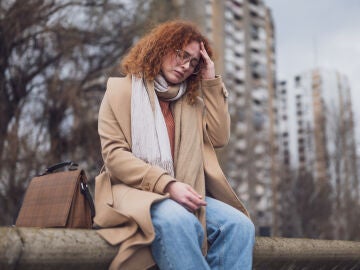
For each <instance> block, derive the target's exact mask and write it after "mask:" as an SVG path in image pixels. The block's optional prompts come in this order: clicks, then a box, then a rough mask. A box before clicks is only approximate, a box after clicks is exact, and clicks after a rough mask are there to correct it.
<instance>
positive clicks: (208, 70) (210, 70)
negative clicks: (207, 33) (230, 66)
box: [200, 42, 215, 80]
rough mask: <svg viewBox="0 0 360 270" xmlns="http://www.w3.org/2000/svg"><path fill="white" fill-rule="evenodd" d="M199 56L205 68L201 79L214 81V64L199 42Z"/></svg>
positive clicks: (202, 44)
mask: <svg viewBox="0 0 360 270" xmlns="http://www.w3.org/2000/svg"><path fill="white" fill-rule="evenodd" d="M200 54H201V57H202V59H203V60H204V63H205V66H204V68H203V69H202V78H203V79H204V80H209V79H214V78H215V64H214V62H213V61H212V60H211V58H210V56H209V55H208V53H207V51H206V49H205V46H204V43H203V42H200Z"/></svg>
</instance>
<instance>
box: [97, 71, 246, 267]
mask: <svg viewBox="0 0 360 270" xmlns="http://www.w3.org/2000/svg"><path fill="white" fill-rule="evenodd" d="M147 88H148V91H149V94H150V93H151V92H152V93H153V91H154V87H153V83H152V82H147ZM201 90H202V98H198V99H197V101H196V103H195V104H194V105H189V104H188V103H187V102H182V104H183V106H189V108H190V109H191V110H193V115H194V117H197V118H198V119H199V121H197V123H199V126H198V127H194V128H197V129H198V130H202V131H203V132H202V133H201V137H202V138H203V142H204V143H203V149H202V153H200V154H202V155H203V160H204V171H205V172H204V173H205V185H206V191H207V193H208V195H210V196H212V197H214V198H215V199H218V200H221V201H223V202H225V203H227V204H230V205H232V206H233V207H235V208H237V209H239V210H240V211H242V212H244V213H245V214H246V215H248V213H247V211H246V209H245V208H244V206H243V204H242V203H241V202H240V200H239V199H238V198H237V196H236V195H235V193H234V191H233V190H232V188H231V187H230V185H229V184H228V182H227V180H226V178H225V176H224V174H223V172H222V170H221V168H220V166H219V163H218V161H217V157H216V154H215V150H214V148H216V147H222V146H224V145H225V144H226V143H227V142H228V139H229V133H230V132H229V130H230V117H229V114H228V110H227V109H228V108H227V106H228V105H227V96H228V93H227V90H226V89H225V87H224V85H223V83H222V80H221V78H220V77H217V78H216V79H214V80H206V81H203V82H202V86H201ZM183 98H185V97H183ZM130 104H131V77H130V76H128V77H125V78H110V79H109V80H108V83H107V91H106V93H105V96H104V98H103V101H102V103H101V107H100V112H99V126H98V129H99V135H100V139H101V147H102V156H103V160H104V164H105V167H106V170H105V171H104V172H102V173H101V174H100V175H99V176H98V177H97V178H96V183H95V207H96V216H95V224H96V225H98V226H100V227H102V228H104V229H101V230H99V231H98V232H99V233H100V235H101V236H102V237H104V238H105V239H106V240H107V241H108V242H109V243H110V244H112V245H120V246H119V253H118V255H117V256H116V257H115V259H114V261H113V262H112V264H111V266H110V269H119V267H121V269H126V270H137V269H139V270H142V269H148V268H150V267H151V266H153V265H154V261H153V259H152V256H151V252H150V249H149V244H151V242H152V241H153V239H154V229H153V226H152V222H151V216H150V207H151V204H152V203H154V202H155V201H158V200H162V199H164V198H166V197H167V196H168V195H167V194H164V189H165V186H166V185H167V184H168V183H169V182H170V181H172V177H171V176H170V175H168V174H167V173H166V172H165V171H164V170H163V169H162V168H160V167H157V166H151V165H149V164H147V163H145V162H144V161H142V160H140V159H138V158H136V157H135V156H134V155H133V154H132V153H131V128H130V121H131V120H130V111H131V108H130ZM174 119H175V122H176V121H177V117H176V115H175V117H174ZM178 136H179V134H176V135H175V137H178ZM177 143H178V140H176V138H175V148H176V144H177Z"/></svg>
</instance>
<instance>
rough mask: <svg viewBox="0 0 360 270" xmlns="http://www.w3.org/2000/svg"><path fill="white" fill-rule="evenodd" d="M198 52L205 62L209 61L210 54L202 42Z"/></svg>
mask: <svg viewBox="0 0 360 270" xmlns="http://www.w3.org/2000/svg"><path fill="white" fill-rule="evenodd" d="M200 54H201V56H202V57H203V58H204V60H205V62H208V61H209V60H210V61H211V59H210V56H209V55H208V53H207V51H206V49H205V45H204V42H200Z"/></svg>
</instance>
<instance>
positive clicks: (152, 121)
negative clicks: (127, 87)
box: [131, 75, 186, 177]
mask: <svg viewBox="0 0 360 270" xmlns="http://www.w3.org/2000/svg"><path fill="white" fill-rule="evenodd" d="M154 87H155V91H158V92H159V94H161V95H163V94H165V95H166V92H167V91H168V84H167V82H166V80H165V79H164V78H163V77H162V76H161V75H158V76H157V77H156V78H155V81H154ZM185 91H186V83H182V84H181V85H180V88H179V91H178V93H177V95H176V96H175V97H172V98H168V99H166V100H167V101H174V100H177V99H179V98H180V97H181V96H182V95H183V94H184V93H185ZM154 96H155V98H154V106H155V108H152V107H151V102H150V97H149V94H148V91H147V90H146V82H145V81H144V79H143V78H139V77H136V76H134V75H132V92H131V140H132V153H133V154H134V155H135V156H136V157H138V158H140V159H142V160H143V161H145V162H147V163H149V164H151V165H157V166H159V167H161V168H163V169H164V170H165V171H167V172H168V173H169V174H170V175H171V176H173V177H175V175H174V165H173V160H172V156H171V147H170V141H169V136H168V132H167V128H166V123H165V119H164V116H163V114H162V111H161V108H160V104H159V100H158V98H157V95H154Z"/></svg>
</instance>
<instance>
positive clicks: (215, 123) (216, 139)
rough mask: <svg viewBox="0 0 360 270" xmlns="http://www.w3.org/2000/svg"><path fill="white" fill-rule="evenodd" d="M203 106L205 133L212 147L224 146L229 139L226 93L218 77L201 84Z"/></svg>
mask: <svg viewBox="0 0 360 270" xmlns="http://www.w3.org/2000/svg"><path fill="white" fill-rule="evenodd" d="M201 88H202V93H203V99H204V104H205V122H206V131H207V133H208V136H209V138H210V141H211V143H212V145H213V146H214V147H223V146H225V145H226V144H227V143H228V141H229V138H230V115H229V112H228V99H227V97H228V92H227V90H226V88H225V85H224V84H223V82H222V79H221V77H220V76H217V77H216V78H215V79H212V80H203V81H202V83H201Z"/></svg>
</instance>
